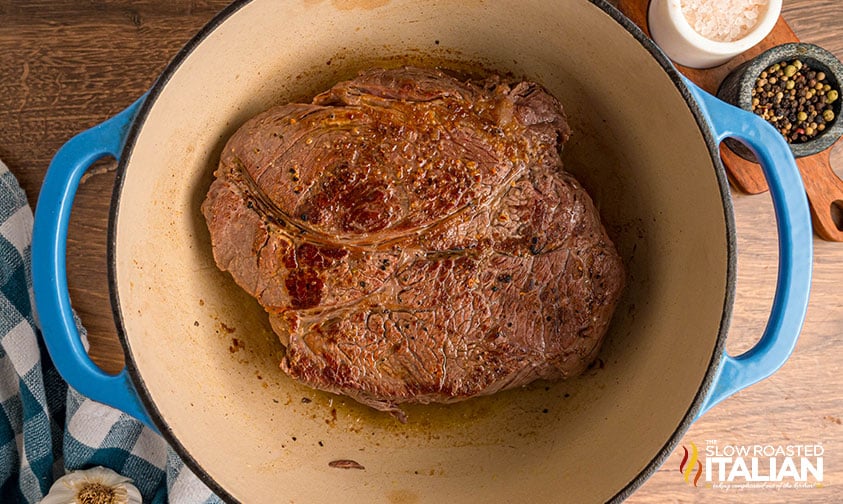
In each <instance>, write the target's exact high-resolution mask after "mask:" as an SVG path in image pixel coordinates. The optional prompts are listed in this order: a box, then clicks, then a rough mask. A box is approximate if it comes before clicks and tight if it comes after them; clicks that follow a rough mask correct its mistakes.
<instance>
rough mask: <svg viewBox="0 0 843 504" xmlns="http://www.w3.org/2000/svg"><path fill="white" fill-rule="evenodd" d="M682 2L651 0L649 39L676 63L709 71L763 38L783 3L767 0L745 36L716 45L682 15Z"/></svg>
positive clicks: (774, 21)
mask: <svg viewBox="0 0 843 504" xmlns="http://www.w3.org/2000/svg"><path fill="white" fill-rule="evenodd" d="M681 4H682V2H681V0H652V1H651V2H650V7H649V11H648V21H647V23H648V25H649V27H650V36H651V37H652V38H653V40H654V41H655V42H656V44H658V45H659V46H660V47H661V48H662V50H663V51H664V52H665V53H666V54H667V55H668V56H669V57H670V59H672V60H673V61H674V62H675V63H679V64H680V65H684V66H687V67H692V68H710V67H715V66H718V65H722V64H723V63H726V62H727V61H729V60H730V59H732V58H734V57H735V56H737V55H738V54H741V53H742V52H744V51H746V50H747V49H749V48H751V47H753V46H754V45H756V44H758V43H759V42H761V41H762V40H764V37H766V36H767V35H768V34H769V33H770V31H772V29H773V27H774V26H775V25H776V22H777V21H778V19H779V15H780V14H781V10H782V0H769V3H768V4H767V10H765V11H764V12H763V13H762V14H761V15H760V17H759V20H758V23H757V24H756V25H755V27H754V28H753V29H752V30H751V31H750V32H749V33H747V34H746V36H745V37H743V38H741V39H738V40H735V41H734V42H718V41H716V40H711V39H708V38H706V37H703V36H702V35H700V34H699V33H697V32H696V31H695V30H694V28H693V27H691V25H690V24H688V20H687V19H686V18H685V15H684V14H683V13H682V5H681Z"/></svg>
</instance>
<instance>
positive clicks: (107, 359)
mask: <svg viewBox="0 0 843 504" xmlns="http://www.w3.org/2000/svg"><path fill="white" fill-rule="evenodd" d="M226 3H227V2H226V1H225V0H209V1H198V0H196V1H194V0H191V1H186V0H180V1H171V0H142V1H128V0H115V1H103V0H91V1H88V2H80V1H78V0H49V1H48V0H26V1H25V0H2V1H0V159H2V160H3V161H4V162H5V163H6V164H7V165H8V166H9V168H10V169H11V171H12V172H13V173H14V174H15V175H16V176H17V177H18V179H19V180H20V183H21V185H22V186H23V188H24V190H25V191H26V193H27V196H28V197H29V201H30V203H31V204H32V205H33V207H34V205H35V202H36V197H37V195H38V191H39V188H40V185H41V181H42V179H43V177H44V173H45V171H46V168H47V165H48V163H49V161H50V159H51V157H52V155H53V154H54V153H55V152H56V150H57V149H58V148H59V147H61V145H62V144H63V143H64V142H65V141H67V140H68V139H69V138H70V137H71V136H72V135H74V134H75V133H77V132H79V131H81V130H83V129H86V128H88V127H91V126H93V125H95V124H97V123H99V122H101V121H103V120H105V119H107V118H109V117H111V116H112V115H114V114H115V113H117V112H119V111H120V110H122V109H123V108H124V107H126V106H127V105H129V104H130V103H131V102H132V101H134V100H135V99H136V98H137V97H138V96H139V95H140V94H141V93H143V92H144V91H145V90H147V89H148V88H149V87H150V85H151V84H152V82H153V81H154V79H155V78H156V76H157V75H158V74H159V73H160V72H161V71H162V70H163V69H164V67H165V65H166V64H167V63H168V61H169V60H170V58H172V57H173V55H175V53H176V52H177V51H178V49H179V48H180V47H182V45H183V44H184V43H185V42H186V41H187V40H188V39H189V38H190V37H191V36H192V35H193V34H194V33H195V32H196V31H197V30H198V29H199V28H200V27H201V26H202V25H203V24H204V23H206V22H207V21H208V20H209V19H210V18H211V17H212V16H213V15H214V14H215V13H217V12H218V11H219V10H220V9H222V8H223V7H224V6H225V5H226ZM783 15H784V17H785V19H786V20H787V21H788V22H789V24H790V25H791V27H792V28H793V29H794V31H795V32H796V34H797V36H798V37H799V38H800V39H801V40H803V41H807V42H813V43H816V44H819V45H821V46H823V47H825V48H827V49H828V50H830V51H831V52H833V53H835V54H836V55H837V57H838V58H841V59H843V3H841V1H840V0H785V2H784V10H783ZM832 163H833V164H834V165H835V167H836V169H837V173H838V174H843V148H840V143H838V145H837V148H836V149H835V151H834V152H833V153H832ZM113 168H114V163H113V162H112V163H109V162H102V163H99V164H98V165H97V166H96V167H95V169H93V170H92V171H91V172H90V173H91V174H90V175H89V176H87V177H86V179H85V180H84V182H83V184H82V185H81V187H80V190H79V193H78V196H77V199H76V204H75V206H74V208H73V213H72V217H71V226H70V232H69V235H70V236H69V244H68V276H69V279H68V281H69V285H70V291H71V298H72V300H73V306H74V307H75V309H76V310H77V312H78V313H79V315H80V317H81V319H82V321H83V322H84V324H85V325H86V326H87V328H88V331H89V338H90V342H91V355H92V357H93V358H94V360H95V361H96V362H97V363H99V364H100V365H101V366H102V367H103V368H104V369H106V370H108V371H111V372H116V371H118V370H119V369H120V368H121V367H122V359H123V357H122V350H121V348H120V345H119V343H118V341H117V337H116V335H115V329H114V323H113V321H112V318H111V311H110V305H109V297H108V288H107V279H106V262H105V256H106V252H105V251H106V248H105V247H106V245H105V244H106V229H107V222H108V206H109V200H110V197H111V188H112V184H113V181H114V174H113ZM733 195H734V204H735V212H736V221H737V231H738V250H739V258H738V267H739V270H738V294H737V299H736V310H735V315H734V320H733V323H732V327H731V329H730V335H729V342H728V348H729V350H730V351H731V353H733V354H735V353H739V352H741V351H742V350H745V349H747V348H749V347H750V346H751V345H752V344H753V342H754V341H755V340H756V339H757V338H758V336H759V335H760V333H761V331H762V329H763V327H764V324H765V321H766V317H767V314H768V313H769V309H770V306H771V298H772V293H773V290H774V286H775V277H776V255H777V252H776V235H775V224H774V222H775V221H774V217H773V210H772V205H771V202H770V198H769V196H767V195H766V194H764V195H758V196H746V195H742V194H738V193H737V192H736V191H733ZM814 246H815V259H814V279H813V291H812V296H811V303H810V308H809V310H808V316H807V320H806V323H805V327H804V331H803V333H802V336H801V338H800V340H799V344H798V346H797V348H796V351H795V353H794V354H793V356H792V357H791V359H790V360H789V361H788V363H787V364H786V365H785V366H784V367H783V368H782V369H781V370H780V371H779V372H778V373H776V374H775V375H774V376H773V377H771V378H770V379H768V380H765V381H764V382H762V383H759V384H757V385H755V386H753V387H751V388H749V389H747V390H745V391H743V392H740V393H739V394H737V395H736V396H734V397H732V398H730V399H728V400H727V401H725V402H724V403H722V404H720V405H718V406H717V407H715V408H714V409H713V410H711V411H710V412H709V413H707V414H706V415H705V416H704V417H703V418H701V419H700V420H699V421H698V422H696V424H694V426H693V427H692V428H691V430H690V431H689V432H688V433H687V435H686V436H685V438H684V439H683V441H682V444H683V445H688V446H689V443H691V442H694V443H695V444H696V445H697V446H704V445H705V443H706V440H717V441H718V443H719V444H721V445H725V444H740V445H751V444H773V445H781V444H814V443H822V445H823V447H824V449H825V454H824V482H823V483H824V485H823V487H822V488H809V489H783V490H780V491H772V490H764V489H760V490H759V489H756V490H743V491H738V490H734V489H733V490H731V491H729V492H726V491H723V490H718V489H712V488H694V487H693V486H690V485H687V484H686V483H685V482H684V481H683V480H682V477H681V475H680V473H679V471H678V467H679V463H680V460H681V453H674V454H672V455H671V457H670V459H668V461H667V462H666V463H665V464H664V465H663V466H662V468H661V469H660V470H659V471H658V472H657V473H656V474H655V475H654V476H653V477H652V478H651V479H650V480H649V481H648V482H647V483H645V484H644V486H643V487H642V488H641V489H640V490H639V491H638V492H636V493H635V494H634V495H633V496H632V497H631V498H630V500H629V501H630V502H635V503H662V502H738V501H740V502H743V503H750V502H764V503H769V502H811V503H813V502H843V411H841V410H843V402H841V400H843V373H841V369H840V361H841V358H843V243H830V242H824V241H821V240H818V239H817V240H815V242H814ZM36 267H37V265H36ZM634 440H635V435H634V433H632V432H631V433H630V442H631V443H632V442H634ZM619 449H621V450H622V449H623V447H619ZM681 451H682V450H681V448H680V450H679V452H681Z"/></svg>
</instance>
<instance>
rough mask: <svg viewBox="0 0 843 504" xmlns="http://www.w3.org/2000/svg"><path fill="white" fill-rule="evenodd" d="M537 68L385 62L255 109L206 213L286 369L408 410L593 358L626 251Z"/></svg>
mask: <svg viewBox="0 0 843 504" xmlns="http://www.w3.org/2000/svg"><path fill="white" fill-rule="evenodd" d="M569 134H570V129H569V127H568V123H567V121H566V117H565V113H564V111H563V109H562V106H561V105H560V104H559V102H558V101H557V100H556V99H555V98H554V97H552V96H551V95H550V94H549V93H547V92H546V91H545V90H544V89H543V88H542V87H541V86H539V85H537V84H535V83H532V82H515V83H510V82H506V81H505V80H503V79H501V78H498V77H491V78H488V79H486V80H483V81H470V80H469V81H465V80H460V79H457V78H454V77H451V76H449V75H446V74H445V73H442V72H440V71H435V70H428V69H420V68H411V67H406V68H400V69H388V70H384V69H374V70H370V71H366V72H363V73H361V74H360V75H359V76H358V77H357V78H356V79H353V80H350V81H346V82H341V83H339V84H337V85H335V86H334V87H332V88H331V89H329V90H328V91H326V92H324V93H321V94H319V95H317V96H316V97H315V98H314V99H313V102H312V103H291V104H287V105H280V106H276V107H274V108H271V109H270V110H267V111H266V112H263V113H261V114H260V115H258V116H256V117H254V118H253V119H251V120H249V121H248V122H247V123H245V124H244V125H243V126H242V127H241V128H240V129H239V130H238V131H237V132H236V133H235V134H234V135H233V136H232V137H231V139H230V140H229V141H228V143H227V145H226V146H225V148H224V151H223V153H222V155H221V159H220V164H219V168H218V169H217V171H216V173H215V175H216V179H215V180H214V182H213V183H212V185H211V188H210V190H209V192H208V195H207V199H206V200H205V202H204V204H203V205H202V211H203V213H204V215H205V218H206V220H207V223H208V228H209V230H210V234H211V242H212V245H213V253H214V258H215V260H216V263H217V264H218V266H219V267H220V268H221V269H223V270H225V271H228V272H230V273H231V275H232V276H233V277H234V280H235V281H236V282H237V284H238V285H240V287H242V288H243V289H245V290H246V291H248V292H249V293H250V294H251V295H253V296H254V297H255V298H257V300H258V302H259V303H260V304H261V305H262V306H263V307H264V308H265V309H266V311H267V312H268V313H269V317H270V321H271V324H272V327H273V328H274V330H275V332H276V333H277V334H278V336H279V337H280V338H281V341H282V343H283V344H284V346H285V347H286V355H285V356H284V358H283V361H282V362H281V367H282V369H283V370H284V371H285V372H286V373H287V374H289V375H290V376H291V377H292V378H294V379H295V380H298V381H300V382H302V383H305V384H307V385H309V386H312V387H315V388H317V389H321V390H326V391H329V392H334V393H338V394H345V395H348V396H350V397H352V398H354V399H356V400H358V401H360V402H362V403H364V404H367V405H369V406H372V407H374V408H377V409H379V410H385V411H390V412H392V413H393V414H395V415H396V416H398V417H399V418H403V413H402V412H401V410H400V409H399V408H398V405H399V404H401V403H406V402H416V403H430V402H453V401H459V400H463V399H467V398H470V397H474V396H478V395H486V394H492V393H494V392H497V391H499V390H503V389H508V388H512V387H518V386H522V385H525V384H527V383H529V382H532V381H533V380H536V379H546V380H556V379H560V378H567V377H571V376H574V375H576V374H578V373H580V372H581V371H583V370H584V369H585V368H586V366H587V365H588V364H589V363H590V362H591V361H592V360H593V359H594V358H595V355H596V353H597V351H598V348H599V346H600V343H601V340H602V339H603V336H604V333H605V332H606V329H607V326H608V324H609V321H610V319H611V316H612V312H613V310H614V306H615V304H616V302H617V299H618V297H619V295H620V292H621V289H622V287H623V283H624V272H623V265H622V263H621V260H620V258H619V256H618V253H617V251H616V250H615V248H614V246H613V244H612V242H611V241H610V239H609V237H608V236H607V235H606V232H605V230H604V228H603V226H602V224H601V222H600V219H599V215H598V212H597V211H596V210H595V208H594V205H593V203H592V201H591V199H590V198H589V196H588V194H586V192H585V190H583V188H582V187H581V186H580V184H579V183H577V181H576V180H575V179H574V177H573V176H571V175H570V174H569V173H567V172H566V171H564V170H563V168H562V161H561V159H560V156H559V152H560V150H561V148H562V144H563V143H564V142H565V141H566V140H567V139H568V136H569Z"/></svg>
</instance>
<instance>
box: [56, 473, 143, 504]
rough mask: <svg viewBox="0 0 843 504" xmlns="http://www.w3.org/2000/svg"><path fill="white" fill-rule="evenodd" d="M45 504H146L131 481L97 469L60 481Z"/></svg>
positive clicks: (67, 475) (68, 475)
mask: <svg viewBox="0 0 843 504" xmlns="http://www.w3.org/2000/svg"><path fill="white" fill-rule="evenodd" d="M41 504H143V499H142V498H141V494H140V491H138V489H137V488H136V487H135V486H134V485H132V480H131V478H127V477H125V476H121V475H119V474H117V473H116V472H114V471H112V470H111V469H108V468H106V467H93V468H91V469H85V470H82V471H73V472H71V473H69V474H66V475H64V476H62V477H61V478H59V479H57V480H56V481H55V483H53V486H51V487H50V491H49V493H47V496H46V497H44V499H43V500H42V501H41Z"/></svg>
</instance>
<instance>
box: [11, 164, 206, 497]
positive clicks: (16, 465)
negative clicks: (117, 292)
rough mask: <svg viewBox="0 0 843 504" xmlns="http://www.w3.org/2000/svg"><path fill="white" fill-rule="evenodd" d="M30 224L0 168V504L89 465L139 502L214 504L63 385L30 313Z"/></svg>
mask: <svg viewBox="0 0 843 504" xmlns="http://www.w3.org/2000/svg"><path fill="white" fill-rule="evenodd" d="M32 222H33V217H32V209H31V208H30V207H29V204H28V203H27V200H26V195H25V194H24V192H23V190H22V189H21V187H20V185H19V184H18V181H17V180H16V179H15V177H14V175H13V174H12V173H11V172H10V171H9V170H8V168H7V167H6V165H5V164H3V162H2V161H0V404H2V410H3V414H2V415H0V502H3V503H6V502H25V503H32V504H34V503H37V502H39V501H40V500H41V499H42V498H43V497H44V496H45V495H46V494H47V492H48V490H49V489H50V485H52V483H53V481H54V480H55V479H57V478H59V477H60V476H62V475H64V474H65V473H67V472H69V471H73V470H77V469H86V468H89V467H93V466H103V467H108V468H110V469H112V470H114V471H116V472H118V473H120V474H122V475H123V476H126V477H128V478H132V480H134V485H135V486H136V487H137V488H138V490H140V492H141V494H142V495H143V500H144V502H153V503H165V502H173V503H179V504H180V503H206V502H207V503H211V502H221V500H220V499H219V498H218V497H217V496H216V495H214V494H213V493H212V492H211V491H210V490H209V489H208V488H207V487H206V486H205V485H204V484H203V483H202V482H201V481H200V480H199V479H198V478H197V477H196V476H195V475H194V474H193V473H192V472H191V471H190V470H189V469H188V468H187V467H185V465H184V463H183V462H182V461H181V460H180V459H179V457H178V456H177V455H176V454H175V453H174V452H173V450H172V449H171V448H170V447H169V446H168V445H167V443H166V442H165V441H164V440H163V438H161V437H160V436H159V435H158V434H156V433H155V432H153V431H152V430H150V429H149V428H148V427H146V426H144V425H143V424H142V423H140V422H139V421H137V420H135V419H134V418H132V417H130V416H128V415H126V414H124V413H121V412H120V411H117V410H115V409H114V408H111V407H109V406H106V405H104V404H101V403H98V402H95V401H92V400H90V399H88V398H86V397H84V396H82V395H81V394H79V393H78V392H76V391H75V390H74V389H73V388H72V387H69V386H68V385H67V383H65V382H64V381H63V380H62V378H61V376H60V375H59V373H58V372H57V371H56V369H55V367H54V366H53V364H52V361H51V360H50V357H49V354H48V353H47V349H46V347H45V346H44V342H43V340H42V339H41V332H40V329H39V326H38V320H37V318H36V315H35V313H34V311H33V300H32V299H33V298H32V269H31V253H30V251H31V248H30V245H31V242H32ZM36 267H37V266H36ZM80 333H81V334H82V335H83V338H84V337H85V336H84V335H85V331H84V328H82V327H81V325H80Z"/></svg>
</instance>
